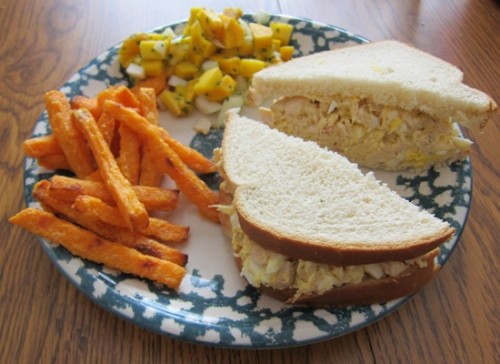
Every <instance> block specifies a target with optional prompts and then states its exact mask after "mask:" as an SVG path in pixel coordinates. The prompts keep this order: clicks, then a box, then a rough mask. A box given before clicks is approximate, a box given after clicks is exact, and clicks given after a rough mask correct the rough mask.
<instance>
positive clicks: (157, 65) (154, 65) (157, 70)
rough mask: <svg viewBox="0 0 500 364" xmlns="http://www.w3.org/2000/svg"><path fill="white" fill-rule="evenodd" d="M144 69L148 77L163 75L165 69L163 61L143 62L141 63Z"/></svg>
mask: <svg viewBox="0 0 500 364" xmlns="http://www.w3.org/2000/svg"><path fill="white" fill-rule="evenodd" d="M141 65H142V68H144V72H145V73H146V77H155V76H159V75H161V74H162V72H163V71H164V69H165V67H164V65H163V62H162V61H161V60H143V61H142V62H141Z"/></svg>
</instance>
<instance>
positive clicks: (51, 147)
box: [23, 135, 63, 158]
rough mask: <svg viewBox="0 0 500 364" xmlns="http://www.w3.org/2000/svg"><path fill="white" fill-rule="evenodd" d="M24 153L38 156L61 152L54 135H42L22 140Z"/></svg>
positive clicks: (29, 155)
mask: <svg viewBox="0 0 500 364" xmlns="http://www.w3.org/2000/svg"><path fill="white" fill-rule="evenodd" d="M23 149H24V154H26V155H27V156H28V157H34V158H39V157H42V156H45V155H50V154H62V152H63V151H62V149H61V147H60V146H59V143H58V142H57V139H56V138H55V137H54V135H44V136H40V137H34V138H31V139H26V140H25V141H24V142H23Z"/></svg>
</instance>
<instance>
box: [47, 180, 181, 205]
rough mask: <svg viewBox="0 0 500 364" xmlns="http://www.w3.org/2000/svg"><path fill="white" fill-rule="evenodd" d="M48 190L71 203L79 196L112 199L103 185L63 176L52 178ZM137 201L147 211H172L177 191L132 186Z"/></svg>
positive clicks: (107, 201) (110, 201)
mask: <svg viewBox="0 0 500 364" xmlns="http://www.w3.org/2000/svg"><path fill="white" fill-rule="evenodd" d="M50 189H51V190H52V191H54V194H55V195H56V196H58V198H60V199H63V200H64V201H68V202H71V203H73V202H74V201H75V199H76V197H77V196H79V195H91V196H95V197H98V198H99V199H101V200H102V201H104V202H106V203H108V204H112V203H114V200H113V197H112V196H111V194H110V193H109V192H108V190H107V189H106V187H105V186H104V183H102V182H94V181H85V180H80V179H77V178H71V177H65V176H57V175H56V176H53V177H52V179H51V185H50ZM133 189H134V191H135V193H136V194H137V197H138V198H139V201H141V202H142V203H143V204H144V206H146V209H148V210H149V211H173V210H175V209H176V208H177V205H178V203H179V191H176V190H170V189H165V188H158V187H148V186H133Z"/></svg>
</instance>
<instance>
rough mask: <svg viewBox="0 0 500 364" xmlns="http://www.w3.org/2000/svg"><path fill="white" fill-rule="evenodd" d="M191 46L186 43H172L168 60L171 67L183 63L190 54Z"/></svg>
mask: <svg viewBox="0 0 500 364" xmlns="http://www.w3.org/2000/svg"><path fill="white" fill-rule="evenodd" d="M188 50H189V44H188V43H185V42H176V43H171V44H170V47H169V49H168V59H169V63H170V64H171V65H175V64H177V63H179V62H182V61H183V60H184V59H185V58H186V55H187V53H188Z"/></svg>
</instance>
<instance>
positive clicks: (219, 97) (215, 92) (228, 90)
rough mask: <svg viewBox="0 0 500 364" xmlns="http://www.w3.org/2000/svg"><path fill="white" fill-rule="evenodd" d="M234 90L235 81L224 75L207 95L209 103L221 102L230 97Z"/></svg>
mask: <svg viewBox="0 0 500 364" xmlns="http://www.w3.org/2000/svg"><path fill="white" fill-rule="evenodd" d="M235 90H236V81H235V80H234V78H232V77H231V76H229V75H225V76H224V77H222V79H221V80H220V81H219V82H218V83H217V85H216V86H215V87H214V88H213V89H212V90H211V91H209V92H208V93H207V97H208V99H209V100H210V101H215V102H221V101H223V100H224V99H225V98H227V97H229V96H231V95H232V94H233V93H234V91H235Z"/></svg>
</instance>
